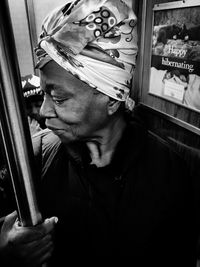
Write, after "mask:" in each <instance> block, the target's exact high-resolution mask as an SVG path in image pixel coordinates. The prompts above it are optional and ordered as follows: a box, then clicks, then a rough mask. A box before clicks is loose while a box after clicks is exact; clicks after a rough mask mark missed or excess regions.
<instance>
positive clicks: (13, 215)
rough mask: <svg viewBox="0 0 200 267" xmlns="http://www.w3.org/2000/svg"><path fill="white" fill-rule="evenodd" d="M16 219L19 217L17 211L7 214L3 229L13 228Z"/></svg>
mask: <svg viewBox="0 0 200 267" xmlns="http://www.w3.org/2000/svg"><path fill="white" fill-rule="evenodd" d="M16 219H17V212H16V211H14V212H12V213H10V214H9V215H7V216H6V217H5V219H4V223H3V226H2V231H4V230H9V229H11V228H12V226H13V224H14V223H15V221H16Z"/></svg>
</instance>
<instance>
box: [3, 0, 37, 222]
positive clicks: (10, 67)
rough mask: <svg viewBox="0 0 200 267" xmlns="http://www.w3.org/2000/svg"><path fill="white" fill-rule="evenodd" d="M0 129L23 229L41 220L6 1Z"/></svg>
mask: <svg viewBox="0 0 200 267" xmlns="http://www.w3.org/2000/svg"><path fill="white" fill-rule="evenodd" d="M24 52H26V51H24ZM0 126H1V133H2V136H3V140H4V145H5V150H6V157H7V160H8V167H9V171H10V175H11V180H12V185H13V189H14V193H15V199H16V203H17V207H18V216H19V220H20V222H21V224H22V225H23V226H33V225H36V224H38V223H40V222H41V221H42V216H41V213H40V211H39V208H38V203H37V198H36V191H35V187H36V185H35V184H34V180H35V179H34V178H35V176H36V175H37V174H36V172H35V171H36V168H35V161H34V154H33V147H32V142H31V135H30V130H29V126H28V119H27V117H26V114H25V103H24V99H23V94H22V85H21V78H20V72H19V66H18V61H17V53H16V48H15V42H14V36H13V31H12V26H11V19H10V13H9V7H8V2H7V0H1V1H0Z"/></svg>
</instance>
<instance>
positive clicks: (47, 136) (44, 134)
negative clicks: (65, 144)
mask: <svg viewBox="0 0 200 267" xmlns="http://www.w3.org/2000/svg"><path fill="white" fill-rule="evenodd" d="M32 143H33V150H34V154H35V155H36V156H37V154H38V153H40V151H41V150H42V152H43V153H50V152H51V151H54V150H55V149H57V148H58V147H59V146H60V144H61V141H60V139H59V138H58V136H56V135H55V134H54V133H53V132H52V131H51V130H49V129H44V130H42V131H40V132H38V133H36V134H35V135H33V136H32Z"/></svg>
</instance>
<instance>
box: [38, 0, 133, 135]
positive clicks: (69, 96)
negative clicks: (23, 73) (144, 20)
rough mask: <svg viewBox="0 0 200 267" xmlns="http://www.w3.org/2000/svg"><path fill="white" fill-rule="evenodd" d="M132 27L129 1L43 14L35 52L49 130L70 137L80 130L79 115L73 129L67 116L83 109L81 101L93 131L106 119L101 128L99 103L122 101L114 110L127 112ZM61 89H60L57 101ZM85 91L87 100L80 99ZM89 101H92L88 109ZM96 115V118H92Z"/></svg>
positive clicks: (130, 106)
mask: <svg viewBox="0 0 200 267" xmlns="http://www.w3.org/2000/svg"><path fill="white" fill-rule="evenodd" d="M135 25H136V16H135V14H134V12H133V10H132V4H131V1H129V0H127V1H119V0H116V1H92V0H90V1H72V2H70V3H67V4H65V5H64V6H62V7H59V8H57V9H56V10H54V11H53V12H52V13H50V14H49V16H47V18H46V19H45V20H44V22H43V25H42V29H43V31H42V33H41V35H40V40H39V45H38V47H37V48H36V54H37V56H38V59H39V61H38V64H37V68H39V69H40V72H41V87H42V89H43V90H44V92H45V100H44V102H43V105H42V108H41V110H42V114H43V115H44V117H45V118H46V124H47V126H48V127H49V128H52V129H53V128H58V127H61V126H62V127H63V128H65V130H66V132H67V130H68V129H69V128H70V129H72V128H73V130H74V132H75V133H76V134H77V132H78V133H79V134H81V133H80V132H79V130H80V131H81V129H82V130H83V128H84V127H83V123H84V121H83V119H84V118H83V117H79V119H78V122H79V125H78V122H77V120H76V119H77V118H76V119H75V120H73V118H74V117H73V116H74V115H75V114H76V115H77V112H82V114H83V112H85V111H86V110H83V107H85V108H86V106H85V103H86V102H87V108H91V106H93V111H92V110H90V115H88V118H87V123H89V124H90V126H91V124H92V123H94V128H95V127H98V126H97V125H95V124H97V123H98V124H99V127H100V124H101V127H102V128H103V127H105V124H106V119H107V118H106V119H105V121H104V123H105V124H104V125H103V118H102V117H100V115H101V114H103V112H104V113H105V110H103V108H102V112H100V110H99V113H98V112H97V111H98V108H99V105H98V104H99V103H100V102H101V104H102V101H103V100H102V99H104V100H105V102H104V104H105V107H106V101H107V103H108V104H109V103H111V101H113V103H114V102H119V103H122V105H118V107H119V106H125V107H126V108H127V110H132V109H133V106H134V101H133V100H132V99H131V98H130V90H131V80H132V76H133V73H134V68H135V61H136V55H137V31H136V27H135ZM75 79H77V81H75ZM78 80H79V81H78ZM68 83H69V86H68ZM86 84H87V86H86ZM67 87H68V88H67ZM70 87H71V88H70ZM86 87H87V88H86ZM88 87H89V88H90V89H89V88H88ZM81 89H82V91H83V92H81ZM67 90H68V91H70V90H71V91H70V92H67ZM78 90H79V92H78ZM61 91H62V92H63V91H64V93H62V97H61ZM86 91H88V97H85V92H86ZM91 91H93V92H94V94H95V95H96V96H93V95H92V92H91ZM97 95H98V96H97ZM101 95H102V97H101ZM103 96H104V97H103ZM105 96H106V97H105ZM89 97H91V98H92V100H91V105H90V103H88V100H89ZM84 98H85V100H84ZM97 98H98V100H97ZM77 101H79V102H78V103H77ZM95 101H97V102H96V105H95V104H94V103H95ZM81 102H82V104H81ZM81 106H82V111H81ZM64 107H65V108H64ZM78 109H79V110H78ZM67 111H68V112H67ZM97 113H98V115H99V117H94V115H95V114H96V115H97ZM64 115H65V118H64V117H63V116H64ZM79 115H80V116H81V114H80V113H79ZM112 115H113V114H112ZM109 116H110V115H109V114H108V117H109ZM111 117H112V118H114V117H113V116H110V118H111ZM104 118H105V117H104ZM85 119H86V117H85ZM64 121H65V126H66V127H64V124H63V123H64ZM61 122H62V123H61ZM85 123H86V121H85ZM61 124H62V125H61ZM89 124H88V126H89ZM85 125H86V124H84V126H85ZM78 126H80V127H81V126H82V128H78ZM74 127H75V128H74ZM84 129H85V128H84ZM55 132H56V131H55ZM56 133H57V132H56Z"/></svg>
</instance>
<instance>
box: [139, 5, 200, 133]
mask: <svg viewBox="0 0 200 267" xmlns="http://www.w3.org/2000/svg"><path fill="white" fill-rule="evenodd" d="M140 45H141V52H140V61H141V63H140V64H141V68H142V73H141V76H140V79H141V81H140V87H141V88H140V89H141V96H140V99H141V103H142V104H144V105H147V106H148V107H151V108H152V109H155V110H157V111H159V112H161V113H163V114H164V115H165V116H166V115H168V116H169V117H171V119H173V120H174V121H176V122H177V123H180V124H183V125H184V126H185V127H187V128H189V129H191V130H193V131H195V132H198V133H200V1H199V0H185V1H166V0H165V1H161V0H160V1H155V0H147V1H143V9H142V25H141V40H140Z"/></svg>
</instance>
